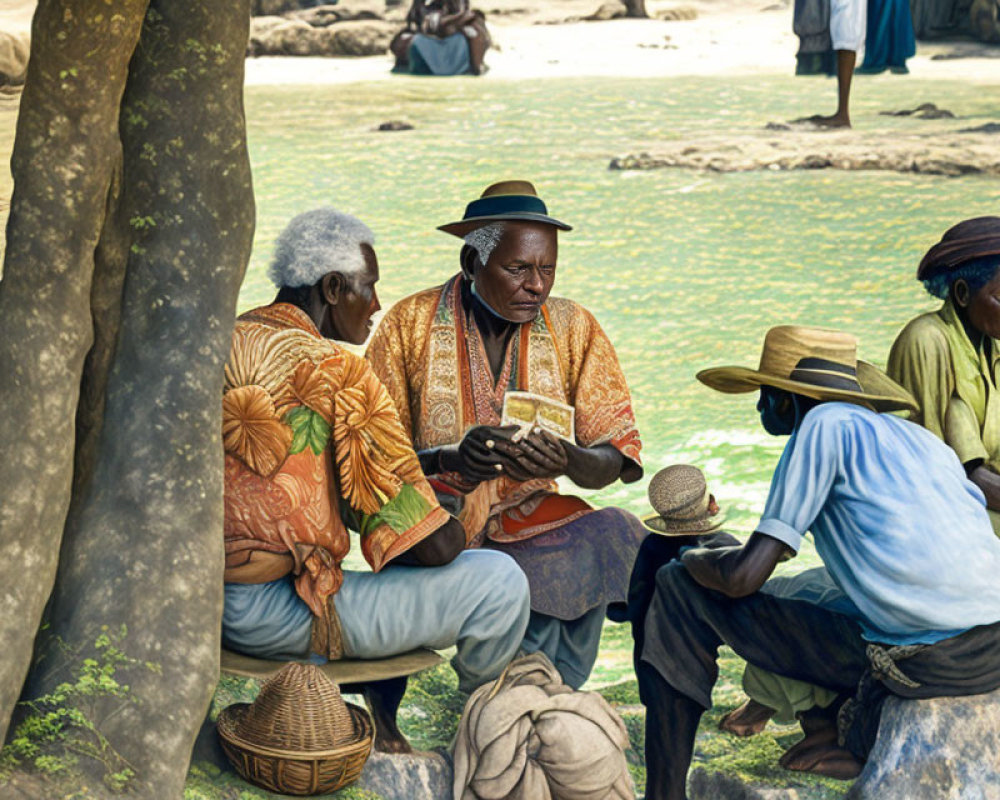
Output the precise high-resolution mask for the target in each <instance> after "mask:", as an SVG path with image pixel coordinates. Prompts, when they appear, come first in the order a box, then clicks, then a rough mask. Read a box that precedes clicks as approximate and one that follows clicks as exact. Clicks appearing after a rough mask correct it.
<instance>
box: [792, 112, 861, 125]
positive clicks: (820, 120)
mask: <svg viewBox="0 0 1000 800" xmlns="http://www.w3.org/2000/svg"><path fill="white" fill-rule="evenodd" d="M803 122H808V123H810V124H811V125H816V126H817V127H819V128H850V127H851V118H850V117H849V116H847V115H846V114H831V115H830V116H828V117H826V116H823V115H822V114H814V115H813V116H811V117H799V118H798V119H793V120H792V123H793V124H800V123H803Z"/></svg>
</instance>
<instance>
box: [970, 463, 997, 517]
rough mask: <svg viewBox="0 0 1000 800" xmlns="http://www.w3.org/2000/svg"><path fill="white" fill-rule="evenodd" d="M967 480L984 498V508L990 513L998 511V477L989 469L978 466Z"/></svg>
mask: <svg viewBox="0 0 1000 800" xmlns="http://www.w3.org/2000/svg"><path fill="white" fill-rule="evenodd" d="M969 480H971V481H972V482H973V483H974V484H976V486H978V487H979V488H980V489H981V490H982V492H983V494H984V495H985V496H986V507H987V508H988V509H990V510H991V511H1000V475H997V474H996V473H995V472H994V471H993V470H991V469H990V468H989V467H986V466H978V467H976V468H975V469H974V470H972V471H971V472H970V473H969Z"/></svg>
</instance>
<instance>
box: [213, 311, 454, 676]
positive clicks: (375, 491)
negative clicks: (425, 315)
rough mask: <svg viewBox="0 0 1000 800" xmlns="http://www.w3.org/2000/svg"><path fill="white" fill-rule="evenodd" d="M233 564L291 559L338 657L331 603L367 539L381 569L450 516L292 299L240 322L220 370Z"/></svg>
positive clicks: (360, 383) (367, 390) (344, 358)
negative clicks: (270, 557)
mask: <svg viewBox="0 0 1000 800" xmlns="http://www.w3.org/2000/svg"><path fill="white" fill-rule="evenodd" d="M224 391H225V394H224V395H223V400H222V409H223V422H222V425H223V444H224V447H225V452H226V456H225V459H226V464H225V547H226V563H227V567H229V566H236V565H238V564H240V563H242V562H243V561H244V560H245V559H246V557H247V551H253V550H263V551H267V552H272V553H280V554H287V555H291V556H292V557H293V559H294V564H295V566H294V572H295V574H296V579H295V586H296V590H297V591H298V594H299V596H300V597H301V598H302V599H303V600H304V601H305V602H306V604H307V605H308V606H309V608H310V609H311V610H312V612H313V614H314V616H315V617H316V618H317V620H319V621H321V622H323V623H325V624H324V625H320V626H314V646H316V645H317V643H318V645H319V648H320V649H322V650H323V651H325V652H323V655H326V656H328V657H330V658H335V657H337V656H339V636H338V635H337V632H338V630H339V629H338V628H337V623H336V615H335V614H333V613H332V612H331V609H330V608H329V601H330V599H331V598H332V597H333V595H334V594H335V593H336V591H337V590H338V589H339V588H340V585H341V583H342V581H343V574H342V572H341V568H340V562H341V561H342V560H343V558H344V556H345V555H346V554H347V552H348V549H349V547H350V538H349V535H348V532H347V527H346V525H345V519H346V520H347V521H348V522H349V523H350V524H351V526H352V527H353V528H355V529H356V530H358V531H359V532H360V534H361V550H362V553H363V554H364V557H365V559H366V560H367V561H368V563H369V564H370V565H371V567H372V569H373V570H375V571H376V572H377V571H379V570H380V569H381V568H382V567H383V566H384V565H385V564H386V563H387V562H388V561H389V560H391V559H392V558H394V557H395V556H397V555H399V554H400V553H402V552H405V551H406V550H408V549H409V548H411V547H412V546H413V545H414V544H416V543H417V542H419V541H421V540H422V539H424V538H425V537H427V536H428V535H429V534H431V533H432V532H433V531H435V530H437V528H439V527H440V526H441V525H442V524H443V523H444V522H446V521H447V519H448V514H447V512H446V511H445V510H444V509H442V508H441V507H440V505H439V504H438V501H437V498H436V497H435V495H434V492H433V490H432V489H431V487H430V485H429V484H428V482H427V480H426V479H425V478H424V475H423V473H422V472H421V471H420V464H419V462H418V460H417V456H416V454H415V453H414V452H413V449H412V447H411V446H410V442H409V437H408V436H407V434H406V431H405V430H404V429H403V427H402V425H401V424H400V420H399V416H398V415H397V414H396V409H395V407H394V406H393V403H392V399H391V398H390V396H389V394H388V393H387V392H386V390H385V387H384V386H383V385H382V384H381V383H380V382H379V380H378V378H377V377H376V376H375V374H374V373H373V372H372V370H371V368H370V366H369V365H368V363H367V362H366V361H365V360H364V359H363V358H360V357H358V356H356V355H353V354H352V353H350V352H348V351H347V350H344V349H343V348H342V347H340V346H339V345H338V344H336V343H335V342H333V341H330V340H329V339H324V338H323V337H322V336H321V335H320V333H319V331H318V330H317V329H316V327H315V325H313V322H312V320H311V319H310V318H309V316H308V315H307V314H305V312H303V311H301V310H299V309H298V308H296V307H295V306H291V305H288V304H285V303H275V304H273V305H270V306H264V307H263V308H258V309H255V310H254V311H250V312H248V313H246V314H244V315H243V316H241V317H240V318H239V319H238V320H237V323H236V328H235V330H234V332H233V342H232V349H231V351H230V355H229V361H228V363H227V364H226V370H225V390H224Z"/></svg>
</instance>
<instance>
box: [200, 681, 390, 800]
mask: <svg viewBox="0 0 1000 800" xmlns="http://www.w3.org/2000/svg"><path fill="white" fill-rule="evenodd" d="M218 730H219V738H220V740H221V742H222V749H223V750H224V751H225V753H226V756H227V757H228V758H229V761H230V763H231V764H232V765H233V768H234V769H235V770H236V771H237V772H238V773H239V774H240V777H242V778H243V779H244V780H246V781H249V782H250V783H253V784H256V785H257V786H261V787H263V788H265V789H269V790H271V791H273V792H278V793H279V794H295V795H309V794H328V793H330V792H335V791H336V790H337V789H340V788H341V787H343V786H346V785H347V784H349V783H353V782H354V781H356V780H357V779H358V776H359V775H360V774H361V768H362V767H363V766H364V765H365V761H367V760H368V755H369V754H370V753H371V749H372V738H373V727H372V722H371V719H370V718H369V716H368V713H367V712H366V711H365V710H364V709H362V708H359V707H358V706H355V705H352V704H350V703H345V702H344V700H343V699H342V698H341V696H340V690H339V689H338V688H337V686H336V684H334V683H333V682H332V681H331V680H330V679H329V678H327V677H326V676H325V675H324V674H323V673H322V672H321V671H320V670H319V668H318V667H316V666H314V665H312V664H288V665H287V666H285V667H283V668H282V670H281V671H280V672H279V673H278V674H277V675H275V676H274V677H273V678H271V679H270V680H269V681H267V682H266V683H265V684H264V685H263V686H262V687H261V690H260V695H259V696H258V697H257V699H256V700H255V701H254V702H253V703H252V704H247V703H238V704H236V705H232V706H229V707H228V708H225V709H223V710H222V711H221V712H220V713H219V721H218Z"/></svg>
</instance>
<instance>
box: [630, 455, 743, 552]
mask: <svg viewBox="0 0 1000 800" xmlns="http://www.w3.org/2000/svg"><path fill="white" fill-rule="evenodd" d="M649 504H650V505H651V506H652V507H653V509H654V510H655V511H656V515H655V516H652V517H646V518H645V519H644V520H643V521H642V524H643V525H644V526H645V527H646V528H647V529H648V530H651V531H652V532H653V533H659V534H664V535H666V536H687V535H691V534H697V533H711V532H712V531H717V530H718V529H719V528H721V527H722V523H723V517H722V516H721V515H720V514H719V507H718V505H716V504H715V498H714V497H713V496H712V495H711V494H709V491H708V484H707V483H706V482H705V476H704V475H703V474H702V471H701V470H700V469H698V468H697V467H692V466H691V465H690V464H674V465H673V466H670V467H667V468H666V469H661V470H660V471H659V472H657V473H656V474H655V475H654V476H653V479H652V480H651V481H650V482H649Z"/></svg>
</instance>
